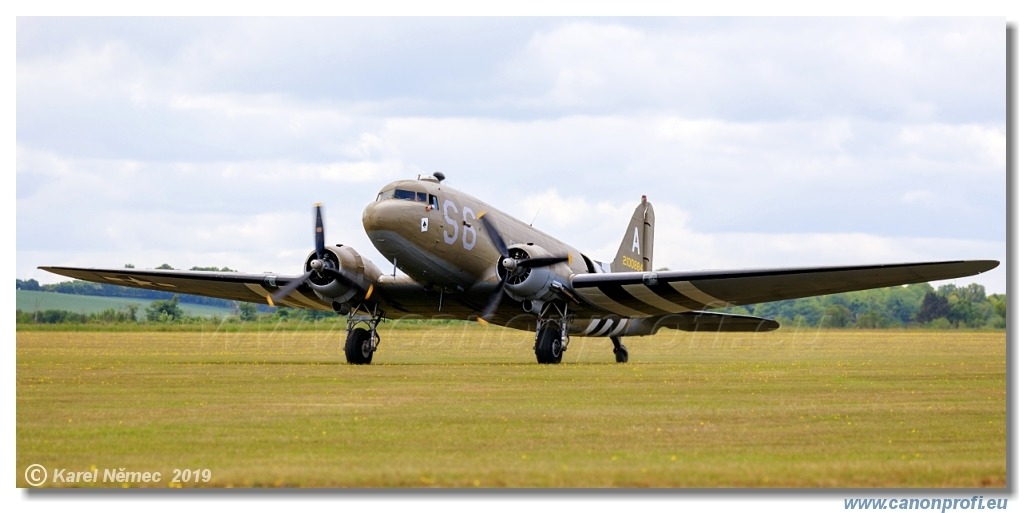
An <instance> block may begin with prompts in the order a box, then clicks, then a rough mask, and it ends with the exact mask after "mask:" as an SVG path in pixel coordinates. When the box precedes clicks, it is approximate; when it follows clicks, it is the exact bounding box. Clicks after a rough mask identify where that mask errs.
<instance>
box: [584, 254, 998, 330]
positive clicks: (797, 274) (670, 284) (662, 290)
mask: <svg viewBox="0 0 1024 513" xmlns="http://www.w3.org/2000/svg"><path fill="white" fill-rule="evenodd" d="M998 265H999V262H996V261H993V260H966V261H955V262H923V263H910V264H881V265H860V266H844V267H798V268H789V269H766V270H743V271H698V272H686V271H665V272H646V273H643V272H628V273H595V274H577V275H574V276H573V277H572V288H573V290H574V292H576V294H577V295H578V296H579V297H580V298H581V299H583V300H584V301H585V302H586V303H589V304H590V305H591V306H593V307H595V308H597V309H599V310H602V311H605V312H609V313H612V314H616V315H622V316H629V317H645V316H652V315H653V316H658V315H665V314H672V313H683V312H691V311H697V310H702V309H704V308H719V307H725V306H738V305H750V304H755V303H767V302H770V301H782V300H786V299H796V298H801V297H809V296H820V295H825V294H836V293H840V292H851V291H855V290H865V289H873V288H879V287H892V286H895V285H904V284H909V283H923V282H928V281H933V280H946V279H952V278H961V277H965V276H972V275H975V274H980V273H983V272H985V271H988V270H990V269H993V268H995V267H996V266H998Z"/></svg>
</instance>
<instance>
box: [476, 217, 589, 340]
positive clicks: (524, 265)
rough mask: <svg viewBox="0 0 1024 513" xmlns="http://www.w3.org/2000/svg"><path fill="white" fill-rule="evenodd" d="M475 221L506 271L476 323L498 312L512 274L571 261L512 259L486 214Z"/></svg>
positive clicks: (499, 234)
mask: <svg viewBox="0 0 1024 513" xmlns="http://www.w3.org/2000/svg"><path fill="white" fill-rule="evenodd" d="M477 219H479V220H480V221H481V222H482V223H483V225H484V231H486V232H487V236H488V237H490V239H491V242H492V243H493V244H494V247H495V249H497V250H498V253H500V254H501V266H502V267H504V268H505V270H506V271H507V272H505V273H498V278H499V279H498V285H497V286H496V287H494V291H493V292H491V299H490V301H488V302H487V307H486V308H484V311H483V315H481V316H480V317H477V321H479V322H480V323H481V324H486V323H487V322H488V321H490V320H491V318H492V317H494V313H495V312H496V311H497V310H498V305H499V304H501V297H502V295H503V294H504V289H505V285H506V284H507V283H508V279H509V277H510V276H512V275H513V273H515V272H516V271H518V270H520V269H533V268H537V267H546V266H549V265H555V264H560V263H562V262H568V261H569V260H570V259H571V256H570V255H563V256H550V257H537V258H514V257H512V256H511V255H510V254H509V250H508V244H505V239H503V238H502V237H501V232H499V231H498V229H497V228H495V226H494V225H493V224H491V221H490V220H489V219H488V218H487V217H486V212H481V213H480V215H478V216H477Z"/></svg>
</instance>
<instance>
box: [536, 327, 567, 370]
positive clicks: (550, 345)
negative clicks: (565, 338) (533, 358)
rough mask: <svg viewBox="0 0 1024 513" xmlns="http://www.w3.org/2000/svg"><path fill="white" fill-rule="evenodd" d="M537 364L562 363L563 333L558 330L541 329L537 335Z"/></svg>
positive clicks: (551, 328)
mask: <svg viewBox="0 0 1024 513" xmlns="http://www.w3.org/2000/svg"><path fill="white" fill-rule="evenodd" d="M535 352H536V353H537V363H562V333H561V330H559V329H558V328H553V327H548V328H541V330H540V332H539V333H538V334H537V347H536V349H535Z"/></svg>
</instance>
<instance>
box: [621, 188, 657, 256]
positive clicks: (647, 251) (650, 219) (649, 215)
mask: <svg viewBox="0 0 1024 513" xmlns="http://www.w3.org/2000/svg"><path fill="white" fill-rule="evenodd" d="M653 257H654V207H653V206H651V204H650V203H648V202H647V196H644V197H643V198H642V199H641V200H640V205H639V206H637V207H636V210H634V211H633V218H632V219H630V221H629V227H628V228H626V235H624V236H623V237H622V244H620V245H619V251H618V252H617V253H615V260H612V262H611V270H612V272H613V273H619V272H632V271H651V270H653V269H654V263H653Z"/></svg>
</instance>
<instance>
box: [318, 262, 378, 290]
mask: <svg viewBox="0 0 1024 513" xmlns="http://www.w3.org/2000/svg"><path fill="white" fill-rule="evenodd" d="M320 274H330V275H332V276H334V279H336V280H338V281H340V282H342V283H344V284H345V285H348V286H349V287H353V288H357V289H366V288H367V287H372V286H373V285H372V284H367V283H366V279H365V278H363V277H362V276H360V275H358V274H355V273H351V272H348V271H346V270H344V269H334V268H332V267H325V268H324V270H323V271H320Z"/></svg>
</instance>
